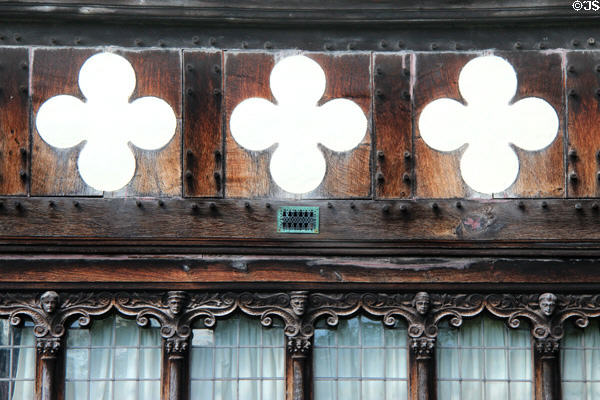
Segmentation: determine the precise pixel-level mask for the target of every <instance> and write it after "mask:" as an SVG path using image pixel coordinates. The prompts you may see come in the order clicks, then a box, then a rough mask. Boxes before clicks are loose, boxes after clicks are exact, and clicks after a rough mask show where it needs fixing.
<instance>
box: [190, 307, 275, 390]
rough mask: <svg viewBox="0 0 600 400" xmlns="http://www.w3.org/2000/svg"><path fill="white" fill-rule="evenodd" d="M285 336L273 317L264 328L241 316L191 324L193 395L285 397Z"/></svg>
mask: <svg viewBox="0 0 600 400" xmlns="http://www.w3.org/2000/svg"><path fill="white" fill-rule="evenodd" d="M284 358H285V341H284V334H283V328H282V325H281V323H280V322H279V321H277V320H274V321H273V326H272V327H268V328H265V327H263V326H262V325H261V324H260V321H258V320H256V319H250V318H248V317H243V316H234V317H232V318H229V319H226V320H222V321H218V322H217V325H216V327H215V328H214V329H207V328H205V327H204V326H203V325H202V324H201V323H198V324H196V325H195V327H194V329H193V339H192V352H191V360H190V364H191V365H190V377H191V389H190V398H191V399H192V400H200V399H202V400H210V399H213V400H261V399H265V400H267V399H268V400H283V399H284V397H285V390H284V371H285V367H284Z"/></svg>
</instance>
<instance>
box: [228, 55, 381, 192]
mask: <svg viewBox="0 0 600 400" xmlns="http://www.w3.org/2000/svg"><path fill="white" fill-rule="evenodd" d="M306 55H307V56H308V57H311V58H313V59H314V60H315V61H317V62H318V63H319V64H320V65H321V67H322V68H323V70H324V71H325V75H326V77H327V87H326V89H325V94H324V96H323V97H322V99H321V101H320V104H324V103H325V102H327V101H328V100H331V99H334V98H341V97H343V98H347V99H350V100H353V101H355V102H356V103H357V104H358V105H359V106H360V107H361V108H362V109H363V111H364V112H365V115H366V116H367V119H368V120H369V119H370V108H371V84H370V56H369V55H368V54H358V55H335V56H332V55H326V54H320V53H310V54H306ZM225 60H226V61H225V63H226V66H225V70H226V77H225V94H226V124H227V138H226V157H227V160H226V176H227V180H226V197H247V198H256V197H277V198H360V197H368V196H369V195H370V193H371V190H370V189H371V188H370V186H371V179H370V158H371V133H370V129H369V130H368V132H366V134H365V137H364V139H363V141H362V142H361V143H360V144H359V145H358V146H357V147H356V148H355V149H353V150H351V151H348V152H341V153H338V152H333V151H331V150H329V149H327V148H326V147H324V146H321V145H319V148H320V151H321V152H322V153H323V155H324V156H325V159H326V162H327V172H326V174H325V178H324V179H323V182H322V183H321V184H320V185H319V187H317V188H316V189H315V190H313V191H312V192H309V193H305V194H302V195H297V194H293V193H288V192H285V191H284V190H282V189H281V188H279V186H277V184H276V183H275V182H273V180H272V178H271V175H270V172H269V162H270V159H271V155H272V153H273V151H275V149H276V145H273V146H271V147H270V148H269V149H267V150H265V151H261V152H256V151H248V150H245V149H243V148H241V147H240V146H239V145H238V144H237V143H236V141H235V140H234V139H233V137H232V136H231V132H230V131H229V118H230V117H231V112H232V111H233V109H234V108H235V107H236V106H237V105H238V104H239V103H240V102H241V101H243V100H245V99H247V98H251V97H262V98H265V99H267V100H270V101H272V102H274V101H275V100H274V99H273V97H272V95H271V91H270V87H269V77H270V74H271V70H272V68H273V65H274V64H275V59H274V55H273V54H264V53H262V54H261V53H227V54H226V55H225Z"/></svg>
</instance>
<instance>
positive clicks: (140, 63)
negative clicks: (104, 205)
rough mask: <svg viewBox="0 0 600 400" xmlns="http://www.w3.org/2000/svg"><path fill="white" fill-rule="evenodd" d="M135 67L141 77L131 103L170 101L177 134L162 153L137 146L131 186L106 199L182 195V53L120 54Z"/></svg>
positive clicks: (106, 193) (136, 73) (133, 148)
mask: <svg viewBox="0 0 600 400" xmlns="http://www.w3.org/2000/svg"><path fill="white" fill-rule="evenodd" d="M117 53H118V54H120V55H122V56H123V57H125V58H126V59H127V60H128V61H129V62H130V63H131V65H132V66H133V69H134V71H135V75H136V78H137V83H136V88H135V91H134V92H133V94H132V95H131V98H130V99H131V101H133V100H135V99H139V98H140V97H146V96H153V97H158V98H160V99H163V100H164V101H166V102H167V103H168V104H169V105H170V106H171V108H172V109H173V112H174V113H175V118H177V128H176V131H175V135H174V136H173V138H172V139H171V141H169V143H167V144H166V145H165V146H164V147H162V148H160V149H158V150H141V149H139V148H137V147H135V146H133V145H131V144H130V145H129V147H130V148H131V149H132V150H133V153H134V154H135V159H136V169H135V175H134V176H133V179H132V180H131V182H129V184H127V186H125V187H123V188H122V189H120V190H117V191H115V192H105V193H104V195H105V196H115V197H123V196H181V194H182V173H181V164H182V163H181V109H182V105H181V103H182V100H181V88H182V78H181V68H182V66H181V53H180V52H179V51H172V50H164V51H161V50H152V51H119V52H117Z"/></svg>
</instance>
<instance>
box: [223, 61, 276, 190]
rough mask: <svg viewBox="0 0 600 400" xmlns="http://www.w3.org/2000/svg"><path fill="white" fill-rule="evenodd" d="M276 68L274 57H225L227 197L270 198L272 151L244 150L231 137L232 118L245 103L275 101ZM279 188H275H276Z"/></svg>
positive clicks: (270, 149) (271, 149)
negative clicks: (253, 99) (255, 99)
mask: <svg viewBox="0 0 600 400" xmlns="http://www.w3.org/2000/svg"><path fill="white" fill-rule="evenodd" d="M274 65H275V60H274V59H273V55H272V54H264V53H262V54H261V53H253V54H249V53H248V54H247V53H225V110H226V111H225V119H226V122H225V126H227V136H226V139H225V151H226V153H225V154H226V165H225V171H226V182H225V195H226V196H227V197H259V196H267V195H268V194H269V193H270V191H271V178H270V174H269V160H270V159H271V154H272V153H273V148H272V147H271V148H269V149H267V150H266V151H263V152H250V151H246V150H244V149H242V148H241V147H240V146H238V144H237V143H236V141H235V140H234V139H233V137H232V136H231V132H230V131H229V117H231V112H232V111H233V109H234V108H235V107H236V106H237V105H238V104H239V103H240V102H241V101H243V100H244V99H246V98H250V97H262V98H264V99H267V100H269V101H274V99H273V97H272V95H271V89H270V88H269V76H270V74H271V69H273V66H274ZM274 186H275V188H277V186H276V185H274Z"/></svg>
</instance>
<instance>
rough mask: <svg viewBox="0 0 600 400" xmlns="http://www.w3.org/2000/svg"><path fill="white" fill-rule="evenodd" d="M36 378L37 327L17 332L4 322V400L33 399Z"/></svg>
mask: <svg viewBox="0 0 600 400" xmlns="http://www.w3.org/2000/svg"><path fill="white" fill-rule="evenodd" d="M34 375H35V347H34V336H33V324H32V323H31V322H25V323H24V326H23V327H19V328H17V327H14V326H11V325H10V324H9V321H8V320H6V319H2V320H0V400H30V399H32V398H33V387H34V381H33V379H34Z"/></svg>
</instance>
